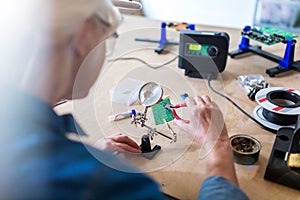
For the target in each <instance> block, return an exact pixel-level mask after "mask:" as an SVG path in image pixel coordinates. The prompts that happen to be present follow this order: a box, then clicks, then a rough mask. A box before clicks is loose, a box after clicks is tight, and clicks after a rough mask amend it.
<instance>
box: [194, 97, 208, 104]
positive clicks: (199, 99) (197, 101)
mask: <svg viewBox="0 0 300 200" xmlns="http://www.w3.org/2000/svg"><path fill="white" fill-rule="evenodd" d="M195 102H196V103H197V105H200V106H205V104H206V103H205V101H204V100H203V99H202V97H199V96H196V97H195Z"/></svg>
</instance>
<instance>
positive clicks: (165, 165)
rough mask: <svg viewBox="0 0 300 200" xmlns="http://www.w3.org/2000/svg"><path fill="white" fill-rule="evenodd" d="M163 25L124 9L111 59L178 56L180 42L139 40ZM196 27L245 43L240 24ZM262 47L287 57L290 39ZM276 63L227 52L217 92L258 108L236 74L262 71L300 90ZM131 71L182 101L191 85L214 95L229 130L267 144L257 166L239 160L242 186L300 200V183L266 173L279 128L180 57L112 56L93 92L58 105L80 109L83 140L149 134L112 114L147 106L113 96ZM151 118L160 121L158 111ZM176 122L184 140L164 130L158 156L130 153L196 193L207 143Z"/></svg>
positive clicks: (171, 183)
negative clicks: (259, 120) (270, 127)
mask: <svg viewBox="0 0 300 200" xmlns="http://www.w3.org/2000/svg"><path fill="white" fill-rule="evenodd" d="M160 24H161V22H160V21H154V20H150V19H146V18H143V17H136V16H125V17H124V22H123V23H122V25H121V26H120V28H119V34H120V37H119V39H118V40H117V44H116V48H115V51H114V54H113V55H112V56H111V57H110V59H112V58H116V57H118V56H121V57H137V58H140V59H143V60H144V61H146V62H148V63H150V64H151V65H154V66H158V65H160V64H162V63H165V62H167V61H169V60H171V59H173V58H175V56H176V55H177V54H178V45H173V46H168V47H167V50H168V51H167V52H166V53H164V54H161V55H158V54H156V53H154V48H156V47H157V44H156V43H146V42H137V41H134V38H135V37H146V38H152V39H158V38H159V37H160ZM241 28H242V27H241ZM197 29H200V30H206V31H224V32H227V33H228V34H229V35H230V47H229V49H230V50H235V49H236V48H237V46H238V44H239V43H240V39H241V37H240V31H241V30H238V29H228V28H216V27H207V26H206V27H204V26H201V25H199V26H198V27H197ZM167 36H168V39H174V40H178V39H179V38H178V36H179V32H176V31H174V30H169V29H168V32H167ZM263 49H264V50H266V51H269V52H271V53H273V54H276V55H278V56H283V53H284V49H285V45H283V44H278V45H274V46H265V45H263ZM295 52H296V54H295V60H299V59H300V56H299V55H300V54H299V52H300V46H299V44H297V45H296V50H295ZM276 65H277V64H276V63H274V62H272V61H269V60H267V59H265V58H262V57H259V56H256V55H251V56H248V57H244V58H240V59H231V58H230V57H228V60H227V66H226V69H225V71H224V72H223V73H222V74H221V80H218V81H212V85H213V87H215V88H216V89H217V90H218V91H220V92H222V93H225V94H226V95H227V96H229V97H230V98H232V99H233V100H234V101H235V102H236V103H238V104H239V105H240V106H241V107H242V108H243V109H244V110H245V111H246V112H248V113H249V114H251V115H252V112H253V109H254V108H255V107H256V106H257V103H256V102H255V101H250V100H249V99H248V98H247V92H246V91H245V90H244V89H243V88H242V87H241V86H240V85H239V83H238V81H237V80H236V77H238V76H242V75H249V74H261V75H263V76H264V77H265V79H266V80H267V81H268V82H269V83H270V85H271V86H277V87H288V88H294V89H296V90H300V86H299V80H300V73H299V72H294V71H291V72H288V73H285V74H282V75H279V76H276V77H274V78H270V77H269V76H268V75H267V74H266V73H265V70H266V69H268V68H271V67H275V66H276ZM127 78H133V79H136V80H140V81H144V82H147V81H155V82H158V83H160V84H161V85H162V86H163V89H164V92H165V93H164V95H168V96H169V97H170V98H171V101H172V102H174V103H178V102H180V101H181V100H180V98H179V94H182V93H184V92H186V93H188V94H189V95H190V96H194V95H204V94H208V95H210V96H211V98H212V99H213V100H215V101H216V102H217V103H218V105H219V106H220V108H221V109H222V111H223V113H224V116H225V122H226V125H227V129H228V132H229V135H230V136H231V135H235V134H240V133H243V134H248V135H251V136H253V137H255V138H256V139H258V140H259V141H260V142H261V144H262V149H261V152H260V157H259V160H258V162H257V163H256V164H255V165H250V166H245V165H239V164H235V168H236V171H237V176H238V180H239V183H240V187H241V188H242V189H243V190H244V191H245V192H246V194H247V195H248V196H249V197H250V199H286V200H288V199H293V200H294V199H300V191H299V190H295V189H291V188H288V187H285V186H282V185H279V184H276V183H273V182H269V181H267V180H265V179H264V178H263V176H264V173H265V169H266V165H267V162H268V159H269V156H270V153H271V150H272V146H273V142H274V139H275V134H273V133H271V132H268V131H266V130H264V129H262V128H261V127H260V126H259V125H257V124H255V123H254V122H253V121H252V120H251V119H249V118H248V117H246V116H245V115H243V114H242V113H241V112H240V111H239V110H237V109H236V108H235V107H233V106H232V105H231V104H230V103H228V102H226V101H225V100H224V99H222V98H221V97H219V96H217V95H215V94H214V93H213V92H212V91H210V90H209V89H208V87H207V80H202V79H196V78H189V77H185V76H184V71H183V70H181V69H178V67H177V60H175V61H174V62H171V63H170V64H168V65H166V66H164V67H161V68H159V69H152V68H150V67H147V66H145V64H143V63H141V62H139V61H137V60H133V59H130V60H118V61H114V62H107V63H106V66H105V67H104V69H103V70H102V74H101V75H100V76H99V79H98V82H97V83H96V84H95V85H94V87H93V88H92V90H91V92H90V94H89V96H88V97H87V98H85V99H82V100H77V101H74V102H67V103H66V104H63V105H60V106H58V107H56V110H57V112H58V113H66V112H69V111H71V112H72V113H73V114H74V116H75V118H76V119H77V121H78V123H79V124H80V125H81V128H83V129H84V130H85V132H86V133H87V135H88V136H84V137H80V139H81V140H82V141H83V142H86V143H89V144H93V143H94V142H95V141H96V140H97V139H99V138H102V137H104V136H108V135H111V134H114V133H120V132H122V133H125V134H127V135H129V136H130V137H132V138H133V139H135V140H136V141H137V143H140V138H141V136H142V135H143V134H144V133H145V129H142V128H136V127H135V126H133V125H131V124H130V119H125V120H122V121H118V122H109V121H108V119H107V117H108V116H109V115H111V114H112V113H116V112H120V111H126V110H130V109H132V108H136V109H137V110H138V111H142V108H141V107H140V106H139V105H138V104H137V103H135V104H134V105H133V106H124V105H119V104H116V103H112V102H111V100H110V94H109V91H110V89H111V88H112V87H114V86H115V85H117V84H118V83H119V82H120V81H121V80H125V79H127ZM178 111H179V110H178ZM180 111H181V112H180ZM180 111H179V114H180V115H182V116H183V117H186V113H185V110H184V108H182V109H180ZM149 124H153V121H152V119H151V117H150V119H149ZM171 125H172V124H171ZM172 127H174V130H176V131H178V141H177V142H176V143H172V144H170V143H169V141H168V139H166V138H164V137H161V136H159V135H158V136H155V137H154V140H153V141H152V143H153V144H160V145H161V146H162V150H161V151H160V152H159V154H157V155H156V157H155V158H154V159H153V160H147V159H145V158H143V157H139V156H128V157H127V159H128V160H129V161H130V162H132V163H133V164H134V165H136V166H137V167H138V168H140V169H141V170H142V171H145V172H147V173H148V174H149V175H150V176H152V177H153V178H154V179H155V180H156V181H157V182H158V183H159V184H160V185H161V188H162V190H163V191H164V192H166V193H168V194H171V195H173V196H176V197H177V198H180V199H196V198H197V195H198V193H199V189H200V187H201V184H202V182H203V180H204V171H205V165H204V161H203V160H202V159H201V158H202V156H203V152H202V153H201V147H199V146H198V145H196V144H194V143H193V142H192V139H191V138H188V137H187V136H186V135H185V133H182V132H181V131H180V130H177V129H176V127H175V126H173V125H172ZM158 129H159V130H160V131H162V132H166V133H167V134H169V133H168V132H167V129H166V127H165V126H158ZM75 139H78V138H75ZM224 159H225V158H224ZM299 184H300V183H299Z"/></svg>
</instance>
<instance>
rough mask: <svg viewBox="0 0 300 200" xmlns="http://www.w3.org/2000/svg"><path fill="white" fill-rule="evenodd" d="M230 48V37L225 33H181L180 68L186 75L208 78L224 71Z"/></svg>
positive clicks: (189, 31)
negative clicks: (209, 75)
mask: <svg viewBox="0 0 300 200" xmlns="http://www.w3.org/2000/svg"><path fill="white" fill-rule="evenodd" d="M228 47H229V35H228V34H227V33H224V32H208V31H191V30H183V31H181V32H180V42H179V59H178V67H179V68H181V69H185V75H186V76H190V77H197V78H206V77H207V75H208V74H217V73H220V72H222V71H224V69H225V66H226V61H227V53H228Z"/></svg>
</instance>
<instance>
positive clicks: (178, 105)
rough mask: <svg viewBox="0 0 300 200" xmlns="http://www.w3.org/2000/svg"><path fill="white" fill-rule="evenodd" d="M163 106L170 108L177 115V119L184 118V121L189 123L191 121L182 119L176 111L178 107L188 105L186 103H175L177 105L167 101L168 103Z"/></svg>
mask: <svg viewBox="0 0 300 200" xmlns="http://www.w3.org/2000/svg"><path fill="white" fill-rule="evenodd" d="M162 106H163V107H164V108H165V109H168V110H170V111H172V114H173V116H174V117H175V119H177V120H182V121H183V122H184V123H187V124H188V123H190V121H189V120H186V119H182V118H181V117H179V116H178V115H177V113H176V111H175V109H177V108H181V107H186V103H180V104H175V105H173V104H171V103H168V102H166V103H163V105H162Z"/></svg>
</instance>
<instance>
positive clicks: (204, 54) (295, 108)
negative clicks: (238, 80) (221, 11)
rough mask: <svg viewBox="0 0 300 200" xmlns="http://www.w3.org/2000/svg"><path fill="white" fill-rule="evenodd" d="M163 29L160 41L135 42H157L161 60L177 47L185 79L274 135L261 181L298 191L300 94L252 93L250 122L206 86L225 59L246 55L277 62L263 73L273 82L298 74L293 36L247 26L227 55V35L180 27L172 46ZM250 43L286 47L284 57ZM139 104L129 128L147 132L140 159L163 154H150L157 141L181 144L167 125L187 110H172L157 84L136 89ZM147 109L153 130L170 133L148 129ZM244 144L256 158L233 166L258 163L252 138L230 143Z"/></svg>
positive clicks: (287, 90)
mask: <svg viewBox="0 0 300 200" xmlns="http://www.w3.org/2000/svg"><path fill="white" fill-rule="evenodd" d="M172 25H173V24H172ZM167 28H168V26H167V23H166V22H163V23H162V26H161V39H160V40H151V39H145V38H144V39H140V38H137V39H136V41H144V42H158V44H159V47H158V48H156V50H155V52H154V53H157V54H161V53H162V52H163V51H164V48H166V46H167V45H168V44H172V45H177V44H178V46H179V52H178V68H180V69H183V70H184V72H183V73H184V75H185V76H187V77H191V78H201V79H207V81H208V85H209V88H210V89H211V90H212V91H213V92H215V93H217V94H218V95H220V96H222V97H224V98H225V99H227V100H228V101H229V102H230V103H232V104H233V105H234V106H235V107H237V108H238V109H239V110H240V111H242V113H243V114H246V115H247V116H248V117H249V118H250V119H251V120H253V122H255V123H257V124H258V125H259V126H261V127H263V128H264V129H266V130H269V131H270V134H274V133H275V134H277V137H276V139H275V142H274V144H273V148H272V152H271V155H270V158H269V162H268V166H267V168H266V171H265V175H264V178H265V179H267V180H270V181H273V182H278V183H280V184H283V185H286V186H289V187H293V188H296V189H300V184H299V183H300V173H299V169H300V117H299V116H300V91H297V90H296V89H294V88H287V87H284V86H282V87H269V85H268V84H265V85H264V87H259V88H256V89H255V92H253V91H252V93H251V98H252V99H253V100H255V101H256V102H257V104H258V105H257V106H256V107H255V108H254V109H253V116H251V115H250V114H248V113H246V112H245V111H244V110H243V109H242V108H241V107H240V106H238V105H237V104H236V103H235V102H234V101H233V100H231V99H230V98H229V97H228V96H226V95H225V94H222V93H220V92H219V91H217V90H216V89H214V88H213V87H212V86H211V84H210V82H211V80H212V79H214V78H215V77H216V76H218V75H220V73H222V72H223V71H225V68H226V62H227V59H228V58H227V57H229V56H230V57H231V58H232V59H236V58H239V57H242V55H243V54H245V53H254V54H256V55H259V56H262V57H264V58H266V59H269V60H271V61H274V62H276V63H277V64H278V66H276V67H274V68H270V69H267V70H266V73H267V74H268V75H269V76H270V77H272V78H274V79H275V78H276V75H278V74H280V73H282V72H286V71H289V70H295V71H296V72H294V73H298V72H299V71H300V64H299V63H300V61H294V54H295V52H294V51H295V45H296V38H297V35H295V34H291V33H288V32H284V31H280V30H277V29H270V28H266V27H251V26H245V28H244V29H243V30H242V32H241V38H242V39H241V43H240V44H239V46H238V49H237V50H234V51H231V52H229V43H230V36H229V34H227V33H226V32H219V31H202V30H195V26H194V25H190V24H186V23H184V28H183V29H184V30H178V31H180V33H179V38H177V41H176V40H175V41H170V40H168V39H167V38H166V32H167ZM250 40H255V41H256V42H261V43H262V44H264V45H273V44H284V45H286V49H285V52H284V56H283V57H279V56H277V55H274V54H271V53H269V52H267V51H264V50H262V47H261V46H257V45H256V46H253V45H250ZM240 59H242V58H240ZM297 71H298V72H297ZM186 96H187V95H185V97H186ZM139 102H140V104H141V105H142V106H143V107H144V111H143V112H137V111H135V110H134V111H132V112H131V114H129V115H128V117H129V118H131V121H130V122H129V123H131V124H133V125H135V126H139V127H140V128H145V129H146V130H147V133H146V134H145V135H143V136H142V137H141V148H142V151H143V153H144V157H146V158H148V159H149V160H151V159H153V157H154V156H155V155H156V154H157V153H158V151H159V150H160V149H161V148H163V147H161V146H159V145H155V147H154V148H151V144H150V143H151V142H150V140H151V138H153V137H154V136H155V135H160V136H162V137H165V138H167V139H169V140H170V142H171V143H173V145H176V142H179V143H180V141H177V134H176V133H175V132H174V131H173V129H172V128H171V125H170V123H169V122H170V121H172V120H174V119H179V120H184V119H181V118H180V117H179V116H178V115H177V114H176V112H175V109H176V108H179V107H184V106H186V105H184V104H182V105H173V104H172V103H171V99H170V98H166V99H164V98H163V90H162V88H161V86H160V84H159V83H155V82H149V83H146V84H145V85H143V86H142V87H141V88H140V91H139ZM149 109H152V112H153V113H152V114H153V116H154V118H155V125H159V124H166V126H167V127H168V130H169V133H162V132H160V131H158V130H156V128H155V127H151V126H149V125H148V124H147V120H148V118H147V111H148V110H149ZM243 137H244V136H243ZM242 140H244V141H249V144H250V143H251V141H252V143H253V145H254V144H255V145H257V148H256V150H255V154H245V155H243V154H238V153H237V154H235V155H238V157H235V161H236V162H237V163H239V164H244V165H250V164H251V165H252V164H254V163H255V162H256V161H257V159H258V154H259V151H260V148H261V144H260V143H259V141H258V140H256V139H255V138H252V137H250V136H245V137H244V138H242V139H238V140H237V139H236V140H234V141H233V139H232V141H233V144H234V145H236V142H238V141H242Z"/></svg>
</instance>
